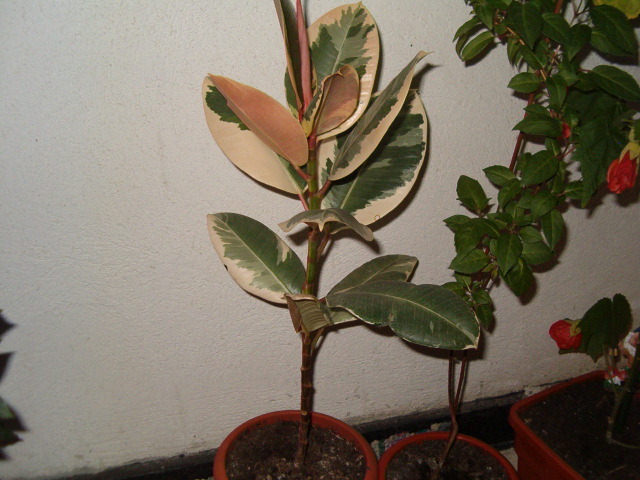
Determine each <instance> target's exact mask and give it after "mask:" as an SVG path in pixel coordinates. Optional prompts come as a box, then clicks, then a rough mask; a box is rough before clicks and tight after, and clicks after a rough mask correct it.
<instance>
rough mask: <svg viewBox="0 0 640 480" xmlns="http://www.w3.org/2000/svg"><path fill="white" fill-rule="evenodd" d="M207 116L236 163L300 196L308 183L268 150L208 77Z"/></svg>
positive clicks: (263, 180)
mask: <svg viewBox="0 0 640 480" xmlns="http://www.w3.org/2000/svg"><path fill="white" fill-rule="evenodd" d="M202 99H203V104H204V114H205V119H206V121H207V125H208V126H209V130H210V131H211V135H213V138H214V139H215V141H216V143H217V144H218V146H219V147H220V149H221V150H222V151H223V152H224V154H225V155H226V156H227V157H228V158H229V160H231V162H233V164H234V165H235V166H236V167H238V168H239V169H240V170H242V171H243V172H244V173H246V174H247V175H249V176H250V177H252V178H254V179H255V180H257V181H259V182H261V183H264V184H266V185H269V186H271V187H274V188H276V189H278V190H282V191H284V192H287V193H293V194H300V193H302V192H303V191H304V189H305V188H306V183H305V181H304V180H303V179H302V178H300V176H299V175H298V174H297V173H296V171H295V170H294V169H293V167H292V165H291V164H290V163H289V162H287V161H286V160H284V159H283V158H282V157H280V156H278V154H277V153H275V152H274V151H273V150H271V149H270V148H269V147H267V146H266V145H265V144H264V143H263V142H262V141H261V140H260V139H259V138H258V137H257V136H256V135H255V134H254V133H253V132H252V131H251V130H249V129H248V128H247V126H246V125H245V124H244V123H242V120H240V118H238V116H237V115H236V114H235V113H234V112H233V111H232V110H231V109H230V108H229V107H228V105H227V102H226V99H225V98H224V96H223V95H222V94H221V93H220V92H219V91H218V90H217V89H216V88H215V87H214V86H213V83H212V82H211V79H209V77H205V79H204V82H203V83H202Z"/></svg>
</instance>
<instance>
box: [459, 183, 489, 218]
mask: <svg viewBox="0 0 640 480" xmlns="http://www.w3.org/2000/svg"><path fill="white" fill-rule="evenodd" d="M456 193H457V194H458V200H460V202H461V203H462V204H463V205H464V206H465V207H467V208H468V209H469V210H471V211H472V212H475V213H479V212H482V211H483V210H484V209H485V208H487V205H488V204H489V198H487V195H486V194H485V193H484V189H483V188H482V186H481V185H480V182H478V181H477V180H476V179H474V178H471V177H467V176H466V175H461V176H460V178H458V184H457V186H456Z"/></svg>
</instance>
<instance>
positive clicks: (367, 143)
mask: <svg viewBox="0 0 640 480" xmlns="http://www.w3.org/2000/svg"><path fill="white" fill-rule="evenodd" d="M274 3H275V7H276V11H277V13H278V19H279V22H280V27H281V31H282V34H283V37H284V43H285V53H286V59H287V73H286V75H285V89H286V98H287V100H288V106H287V107H285V106H283V105H281V104H280V103H278V102H277V101H276V100H274V99H273V98H271V97H270V96H268V95H266V94H265V93H263V92H261V91H259V90H256V89H254V88H252V87H250V86H247V85H244V84H241V83H239V82H236V81H235V80H231V79H229V78H226V77H222V76H220V75H208V76H207V77H206V78H205V80H204V84H203V97H204V106H205V115H206V119H207V123H208V125H209V128H210V130H211V133H212V135H213V137H214V138H215V140H216V142H217V143H218V145H219V147H220V148H221V149H222V150H223V151H224V153H225V154H226V155H227V157H228V158H229V159H230V160H231V161H232V162H233V163H234V164H235V165H236V166H237V167H238V168H239V169H240V170H242V171H243V172H244V173H246V174H247V175H249V176H250V177H253V178H254V179H255V180H257V181H258V182H259V183H262V184H265V185H267V186H269V187H271V188H272V189H273V190H276V191H279V192H281V193H284V194H287V195H289V196H292V197H293V198H294V199H295V198H297V199H298V200H299V202H300V205H301V212H300V213H299V214H297V215H295V216H293V217H292V218H290V219H288V220H287V219H283V220H284V221H282V222H281V223H280V224H279V226H280V228H281V229H282V230H283V231H285V232H289V231H291V230H292V229H294V228H296V227H297V226H299V225H302V226H303V227H304V228H306V231H307V258H306V261H304V262H303V261H302V260H300V258H299V257H298V256H297V255H296V253H295V252H294V251H293V250H292V249H291V248H290V247H289V246H288V245H287V243H286V242H285V241H284V240H283V239H282V238H281V237H280V236H278V235H277V234H276V233H275V232H273V231H272V230H271V229H270V228H268V227H267V226H265V225H264V224H262V223H260V222H259V221H257V220H254V219H252V218H251V217H249V216H245V215H242V214H238V213H228V212H224V213H216V214H212V215H209V216H208V230H209V234H210V237H211V241H212V243H213V246H214V248H215V250H216V252H217V253H218V255H219V257H220V259H221V260H222V262H223V264H224V265H225V267H226V268H227V270H228V272H229V274H230V275H231V277H232V278H233V279H234V280H235V281H236V282H237V283H238V284H239V285H240V286H241V287H242V288H243V289H245V290H246V291H248V292H249V293H251V294H253V295H255V296H257V297H258V298H260V299H262V300H265V301H268V302H271V303H274V304H280V305H283V306H285V305H286V306H287V307H288V309H289V313H290V317H291V319H292V320H293V327H294V331H295V332H296V333H298V334H299V336H300V339H301V349H302V365H301V393H300V412H301V419H300V430H299V442H298V452H297V454H296V458H295V462H294V463H295V465H296V466H297V467H299V466H300V465H301V464H302V463H303V461H304V458H305V451H306V448H307V443H308V431H309V415H310V412H311V396H312V391H313V381H312V376H313V375H312V372H313V363H314V356H315V352H316V350H315V346H316V345H317V343H318V341H319V339H320V338H321V337H322V335H323V334H324V333H325V331H326V329H327V328H328V327H330V326H333V325H337V324H343V323H345V322H352V321H363V322H366V323H369V324H372V325H376V326H386V327H390V328H391V329H392V330H393V331H394V332H395V333H396V334H397V335H399V336H400V337H402V338H404V339H407V340H409V341H411V342H414V343H418V344H421V345H426V346H429V347H434V348H443V349H451V350H463V349H468V348H473V347H475V346H477V342H478V336H479V324H478V321H477V319H476V317H475V315H474V314H473V312H472V311H471V309H470V308H469V307H468V306H467V304H466V303H465V302H464V301H463V300H462V299H461V298H460V297H458V296H457V295H455V294H453V293H452V292H450V291H449V290H447V289H445V288H443V287H441V286H438V285H415V284H413V283H410V282H409V281H408V279H409V277H410V275H411V274H412V271H413V270H414V268H415V266H416V264H417V259H416V258H415V257H411V256H407V255H384V256H380V257H378V258H375V259H373V260H371V261H368V262H366V263H364V264H363V265H361V266H359V267H357V268H356V269H355V270H354V271H353V272H351V273H350V274H348V275H347V276H346V277H345V278H343V279H342V280H341V281H339V282H338V283H337V284H336V285H334V286H333V287H332V288H330V289H329V290H328V292H327V293H326V294H324V295H321V294H320V293H319V292H320V291H321V288H320V285H319V278H320V269H321V266H322V264H323V257H324V256H325V255H326V252H327V248H326V247H327V245H328V243H329V242H330V241H334V240H336V239H338V238H340V236H341V234H340V233H339V232H341V231H343V230H350V231H352V232H355V233H356V234H357V235H359V236H360V237H362V238H363V239H364V240H366V241H371V240H373V232H372V231H371V229H370V228H369V225H371V224H373V223H375V222H376V221H377V220H379V219H381V218H383V217H384V216H386V215H387V214H389V213H390V212H391V211H392V210H394V209H395V208H396V207H397V206H398V205H399V204H400V202H401V201H402V200H403V199H404V198H406V196H407V195H408V194H409V192H410V190H411V189H412V187H413V186H414V185H415V184H416V181H417V180H418V177H419V175H420V170H421V167H422V164H423V162H424V158H425V152H426V147H427V145H426V142H427V116H426V112H425V109H424V106H423V104H422V101H421V100H420V97H419V96H418V94H417V92H416V91H415V90H412V89H411V81H412V78H413V74H414V70H415V68H416V65H417V64H418V62H419V61H420V60H422V58H423V57H424V56H425V55H426V54H425V53H424V52H419V53H417V54H416V55H415V56H414V57H413V59H411V60H410V61H409V62H408V63H407V65H406V67H404V68H403V69H402V70H401V71H400V72H399V73H398V74H397V76H396V77H395V78H394V79H393V80H391V82H390V83H389V84H388V85H387V86H386V87H385V88H384V89H383V90H382V91H381V92H379V93H373V91H372V89H373V85H374V81H375V77H376V70H377V65H378V59H379V55H380V45H379V37H378V29H377V27H376V23H375V21H374V20H373V17H372V16H371V14H370V13H369V11H368V10H367V9H366V8H365V7H364V6H363V5H362V4H361V3H357V4H352V5H345V6H342V7H338V8H336V9H333V10H331V11H330V12H328V13H327V14H325V15H324V16H322V17H321V18H320V19H318V20H317V21H316V22H314V23H313V24H311V25H310V26H309V27H308V28H307V27H306V25H305V20H304V15H303V11H302V5H301V2H300V1H299V0H298V2H297V4H296V8H295V9H294V8H293V6H292V5H291V4H290V3H289V1H288V0H275V2H274ZM355 258H357V255H356V254H354V261H355Z"/></svg>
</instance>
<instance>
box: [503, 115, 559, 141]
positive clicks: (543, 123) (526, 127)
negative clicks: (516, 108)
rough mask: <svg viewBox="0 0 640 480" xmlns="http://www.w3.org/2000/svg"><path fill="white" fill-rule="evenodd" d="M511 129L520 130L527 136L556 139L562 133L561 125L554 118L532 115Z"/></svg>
mask: <svg viewBox="0 0 640 480" xmlns="http://www.w3.org/2000/svg"><path fill="white" fill-rule="evenodd" d="M513 129H514V130H520V131H521V132H523V133H526V134H529V135H544V136H545V137H557V136H559V135H560V134H561V133H562V123H561V122H560V120H558V119H556V118H551V117H549V116H547V115H540V114H538V113H532V114H529V115H527V116H526V117H525V118H523V119H522V120H521V121H520V122H518V124H516V126H515V127H513Z"/></svg>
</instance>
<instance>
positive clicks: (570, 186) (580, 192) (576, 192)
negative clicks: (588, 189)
mask: <svg viewBox="0 0 640 480" xmlns="http://www.w3.org/2000/svg"><path fill="white" fill-rule="evenodd" d="M564 194H565V195H566V196H567V197H569V198H571V199H573V200H582V198H583V197H584V184H583V183H582V181H581V180H575V181H573V182H569V183H567V185H566V187H565V190H564Z"/></svg>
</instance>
